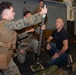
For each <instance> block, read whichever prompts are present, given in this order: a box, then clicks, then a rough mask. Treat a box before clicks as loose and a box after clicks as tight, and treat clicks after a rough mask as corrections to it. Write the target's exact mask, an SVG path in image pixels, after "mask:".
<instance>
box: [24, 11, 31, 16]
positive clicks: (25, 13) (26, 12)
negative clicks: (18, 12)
mask: <svg viewBox="0 0 76 75" xmlns="http://www.w3.org/2000/svg"><path fill="white" fill-rule="evenodd" d="M28 13H31V11H25V12H24V13H23V16H26V15H27V14H28ZM31 14H32V13H31Z"/></svg>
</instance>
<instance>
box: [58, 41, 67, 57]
mask: <svg viewBox="0 0 76 75" xmlns="http://www.w3.org/2000/svg"><path fill="white" fill-rule="evenodd" d="M67 49H68V40H64V41H63V47H62V49H61V51H60V52H58V55H59V56H60V55H62V54H63V53H64V52H65V51H66V50H67Z"/></svg>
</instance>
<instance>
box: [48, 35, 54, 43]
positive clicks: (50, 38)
mask: <svg viewBox="0 0 76 75" xmlns="http://www.w3.org/2000/svg"><path fill="white" fill-rule="evenodd" d="M52 39H53V37H52V36H50V37H49V38H48V39H47V44H49V43H50V41H51V40H52Z"/></svg>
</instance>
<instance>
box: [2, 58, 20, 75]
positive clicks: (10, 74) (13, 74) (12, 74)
mask: <svg viewBox="0 0 76 75" xmlns="http://www.w3.org/2000/svg"><path fill="white" fill-rule="evenodd" d="M2 72H3V75H21V74H20V72H19V70H18V68H17V66H16V64H15V63H14V61H13V59H11V61H10V63H9V68H8V69H7V70H2Z"/></svg>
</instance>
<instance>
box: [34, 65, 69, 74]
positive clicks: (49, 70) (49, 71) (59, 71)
mask: <svg viewBox="0 0 76 75" xmlns="http://www.w3.org/2000/svg"><path fill="white" fill-rule="evenodd" d="M34 75H68V72H67V71H65V70H62V69H59V67H58V66H56V65H52V66H50V67H49V68H47V69H45V70H43V71H40V72H37V73H35V74H34Z"/></svg>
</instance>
